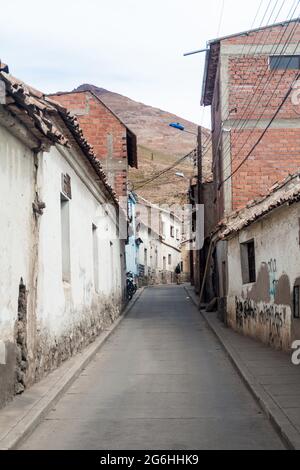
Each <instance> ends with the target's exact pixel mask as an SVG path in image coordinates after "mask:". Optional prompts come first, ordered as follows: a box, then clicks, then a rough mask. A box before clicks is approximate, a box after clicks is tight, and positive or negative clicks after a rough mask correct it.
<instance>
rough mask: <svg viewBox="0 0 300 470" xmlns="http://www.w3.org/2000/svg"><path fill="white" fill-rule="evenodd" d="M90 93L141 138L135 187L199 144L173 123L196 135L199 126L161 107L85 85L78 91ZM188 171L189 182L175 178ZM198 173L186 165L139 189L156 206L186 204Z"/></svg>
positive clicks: (133, 172) (133, 178)
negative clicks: (178, 173)
mask: <svg viewBox="0 0 300 470" xmlns="http://www.w3.org/2000/svg"><path fill="white" fill-rule="evenodd" d="M86 90H90V91H92V92H93V93H95V94H96V95H98V96H99V98H100V99H101V100H102V101H103V102H104V104H106V105H107V106H108V107H109V108H110V109H111V110H112V111H113V112H114V113H115V114H116V115H117V116H119V118H120V119H121V120H122V121H123V122H124V123H125V124H126V125H127V126H128V127H129V128H130V129H131V130H132V131H133V132H134V133H135V134H136V135H137V140H138V165H139V168H138V170H130V179H131V181H132V182H133V184H134V187H135V188H139V187H140V186H142V183H140V182H143V181H145V180H147V179H149V178H151V177H154V176H156V175H157V173H158V172H160V171H162V170H164V169H166V168H168V167H169V166H171V165H172V164H173V163H174V162H175V161H177V160H178V159H179V158H180V157H182V156H184V155H186V154H188V153H189V152H191V151H192V150H193V149H194V148H195V147H196V145H197V138H196V135H193V134H189V133H186V132H180V131H178V130H176V129H172V128H171V127H170V126H169V124H170V123H172V122H180V123H181V124H183V125H184V127H185V128H186V130H188V131H190V132H192V133H194V134H196V133H197V125H196V124H195V123H193V122H190V121H187V120H185V119H182V118H181V117H179V116H176V115H175V114H172V113H169V112H167V111H163V110H161V109H159V108H154V107H152V106H148V105H145V104H143V103H139V102H137V101H134V100H132V99H130V98H127V97H126V96H123V95H120V94H118V93H114V92H112V91H108V90H106V89H104V88H99V87H97V86H95V85H90V84H83V85H80V86H79V87H78V88H76V91H86ZM209 136H210V131H208V130H207V129H203V141H205V140H206V139H207V138H209ZM176 172H184V173H185V175H186V177H187V179H180V178H178V177H177V176H175V173H176ZM193 172H194V168H193V163H192V161H187V162H184V163H183V164H181V165H179V166H178V167H176V168H174V169H173V170H172V171H170V172H167V173H166V174H164V175H162V176H161V177H160V178H158V179H154V180H153V182H151V183H150V184H147V185H145V186H144V187H143V188H141V189H138V192H139V193H140V194H141V195H142V196H143V197H145V198H146V199H149V200H150V201H151V202H154V203H165V204H166V203H169V204H172V203H179V202H185V199H186V192H187V188H188V178H189V177H190V176H192V174H193Z"/></svg>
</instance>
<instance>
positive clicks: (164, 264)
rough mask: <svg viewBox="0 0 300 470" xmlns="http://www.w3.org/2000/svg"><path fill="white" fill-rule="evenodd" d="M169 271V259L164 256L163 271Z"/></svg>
mask: <svg viewBox="0 0 300 470" xmlns="http://www.w3.org/2000/svg"><path fill="white" fill-rule="evenodd" d="M166 269H167V258H166V257H165V256H164V257H163V270H164V271H165V270H166Z"/></svg>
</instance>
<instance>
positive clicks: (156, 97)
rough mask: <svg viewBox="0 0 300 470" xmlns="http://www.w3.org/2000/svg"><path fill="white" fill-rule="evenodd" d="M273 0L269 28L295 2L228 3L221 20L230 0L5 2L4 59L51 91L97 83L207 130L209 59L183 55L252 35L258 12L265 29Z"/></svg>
mask: <svg viewBox="0 0 300 470" xmlns="http://www.w3.org/2000/svg"><path fill="white" fill-rule="evenodd" d="M269 1H271V4H270V7H269V9H268V11H267V14H266V16H265V20H264V21H263V24H266V23H268V22H269V23H272V22H273V21H272V20H275V19H276V16H277V15H278V18H277V19H276V20H277V21H281V20H284V19H286V18H287V15H288V12H289V11H290V9H291V7H292V5H294V4H295V1H294V0H277V1H276V0H251V2H250V1H244V0H243V1H241V0H224V9H223V14H221V13H222V4H223V0H209V1H207V0H206V1H203V0H48V1H47V2H46V1H41V0H39V1H38V0H26V1H25V0H14V1H10V2H2V4H1V18H2V21H1V30H0V44H1V48H0V58H1V59H2V61H3V62H5V63H8V64H9V66H10V71H11V73H12V74H14V75H15V76H17V77H18V78H21V79H22V80H24V81H25V82H27V83H28V84H31V85H32V86H35V87H36V88H39V89H40V90H42V91H45V92H49V93H50V92H55V91H58V90H72V89H73V88H75V87H76V86H78V85H80V84H81V83H92V84H94V85H97V86H100V87H103V88H107V89H109V90H111V91H115V92H118V93H121V94H123V95H126V96H129V97H130V98H133V99H135V100H137V101H141V102H144V103H146V104H150V105H152V106H156V107H159V108H161V109H164V110H167V111H171V112H174V113H176V114H178V115H179V116H182V117H184V118H187V119H189V120H192V121H194V122H197V123H201V124H204V125H208V123H209V114H208V112H207V111H206V112H203V111H202V110H201V108H200V95H201V86H202V76H203V63H204V61H203V59H204V54H198V55H194V56H190V57H186V58H184V57H183V53H184V52H187V51H192V50H195V49H201V48H204V47H205V46H206V41H207V40H209V39H213V38H215V37H217V36H220V35H225V34H232V33H235V32H239V31H243V30H247V29H249V28H250V27H251V26H252V25H253V21H254V18H255V15H256V13H257V12H258V13H259V14H258V16H257V18H256V21H255V23H254V26H255V27H258V26H259V25H260V24H261V23H262V20H263V15H264V13H265V12H266V9H267V6H268V4H269ZM261 2H262V3H261ZM282 5H283V7H282V10H281V11H280V7H281V6H282ZM259 7H260V10H258V9H259ZM273 7H276V8H275V10H274V12H273V15H272V16H271V13H272V9H273ZM269 20H271V21H269Z"/></svg>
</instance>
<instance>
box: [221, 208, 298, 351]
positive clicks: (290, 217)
mask: <svg viewBox="0 0 300 470" xmlns="http://www.w3.org/2000/svg"><path fill="white" fill-rule="evenodd" d="M299 217H300V204H299V203H297V204H294V205H292V206H290V207H289V206H284V207H282V208H280V209H277V210H276V211H274V212H273V213H271V214H270V215H269V216H267V217H265V218H264V219H263V220H262V221H260V222H256V223H254V224H252V225H251V226H250V227H248V228H246V229H244V230H243V231H242V232H240V233H239V234H238V235H237V236H235V237H234V238H232V239H231V240H229V242H228V282H229V291H228V302H227V313H228V322H229V324H230V326H232V327H233V328H236V329H238V328H239V325H238V323H239V322H238V319H237V315H236V310H237V309H236V298H237V299H238V300H239V301H241V302H244V301H245V300H246V299H250V300H253V302H254V303H253V302H252V303H251V304H250V308H253V307H255V308H256V310H257V318H258V319H259V318H260V312H263V311H264V310H266V309H267V310H268V309H269V311H270V308H271V307H272V306H273V307H274V305H276V306H277V307H278V308H277V309H276V310H275V311H274V309H273V315H271V317H274V316H275V317H276V318H271V320H270V321H271V324H272V325H271V326H272V327H271V330H273V331H270V324H269V322H268V321H266V318H265V317H264V320H263V319H262V320H259V321H258V320H253V319H251V318H249V319H247V320H246V321H244V327H243V332H244V333H246V334H249V335H251V336H254V337H258V338H259V339H261V340H262V341H264V342H266V343H271V344H273V345H274V346H275V347H280V348H283V349H289V348H290V345H291V337H292V325H293V324H294V326H295V327H298V328H299V326H298V322H299V320H294V319H292V311H291V301H290V302H288V300H289V295H288V292H289V291H290V299H292V291H293V287H294V283H295V281H296V279H298V278H299V277H300V245H299ZM252 239H254V241H255V257H256V283H254V284H247V285H243V282H242V270H241V260H240V243H244V242H247V241H249V240H252ZM271 261H272V263H271ZM270 263H271V264H270ZM272 266H273V267H274V266H275V268H276V269H275V270H274V269H273V268H272ZM273 281H275V286H277V287H276V289H275V292H274V290H273V288H272V287H273V285H274V284H273ZM278 282H279V284H278ZM283 291H284V293H282V292H283ZM268 295H269V298H267V296H268ZM264 315H265V314H264ZM264 315H262V317H263V316H264ZM277 326H279V328H277ZM277 333H278V334H277ZM276 336H278V337H276Z"/></svg>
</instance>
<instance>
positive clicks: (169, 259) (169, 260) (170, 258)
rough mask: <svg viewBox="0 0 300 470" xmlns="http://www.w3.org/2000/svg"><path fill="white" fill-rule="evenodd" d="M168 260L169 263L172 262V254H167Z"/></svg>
mask: <svg viewBox="0 0 300 470" xmlns="http://www.w3.org/2000/svg"><path fill="white" fill-rule="evenodd" d="M168 262H169V265H171V264H172V255H169V256H168Z"/></svg>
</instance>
